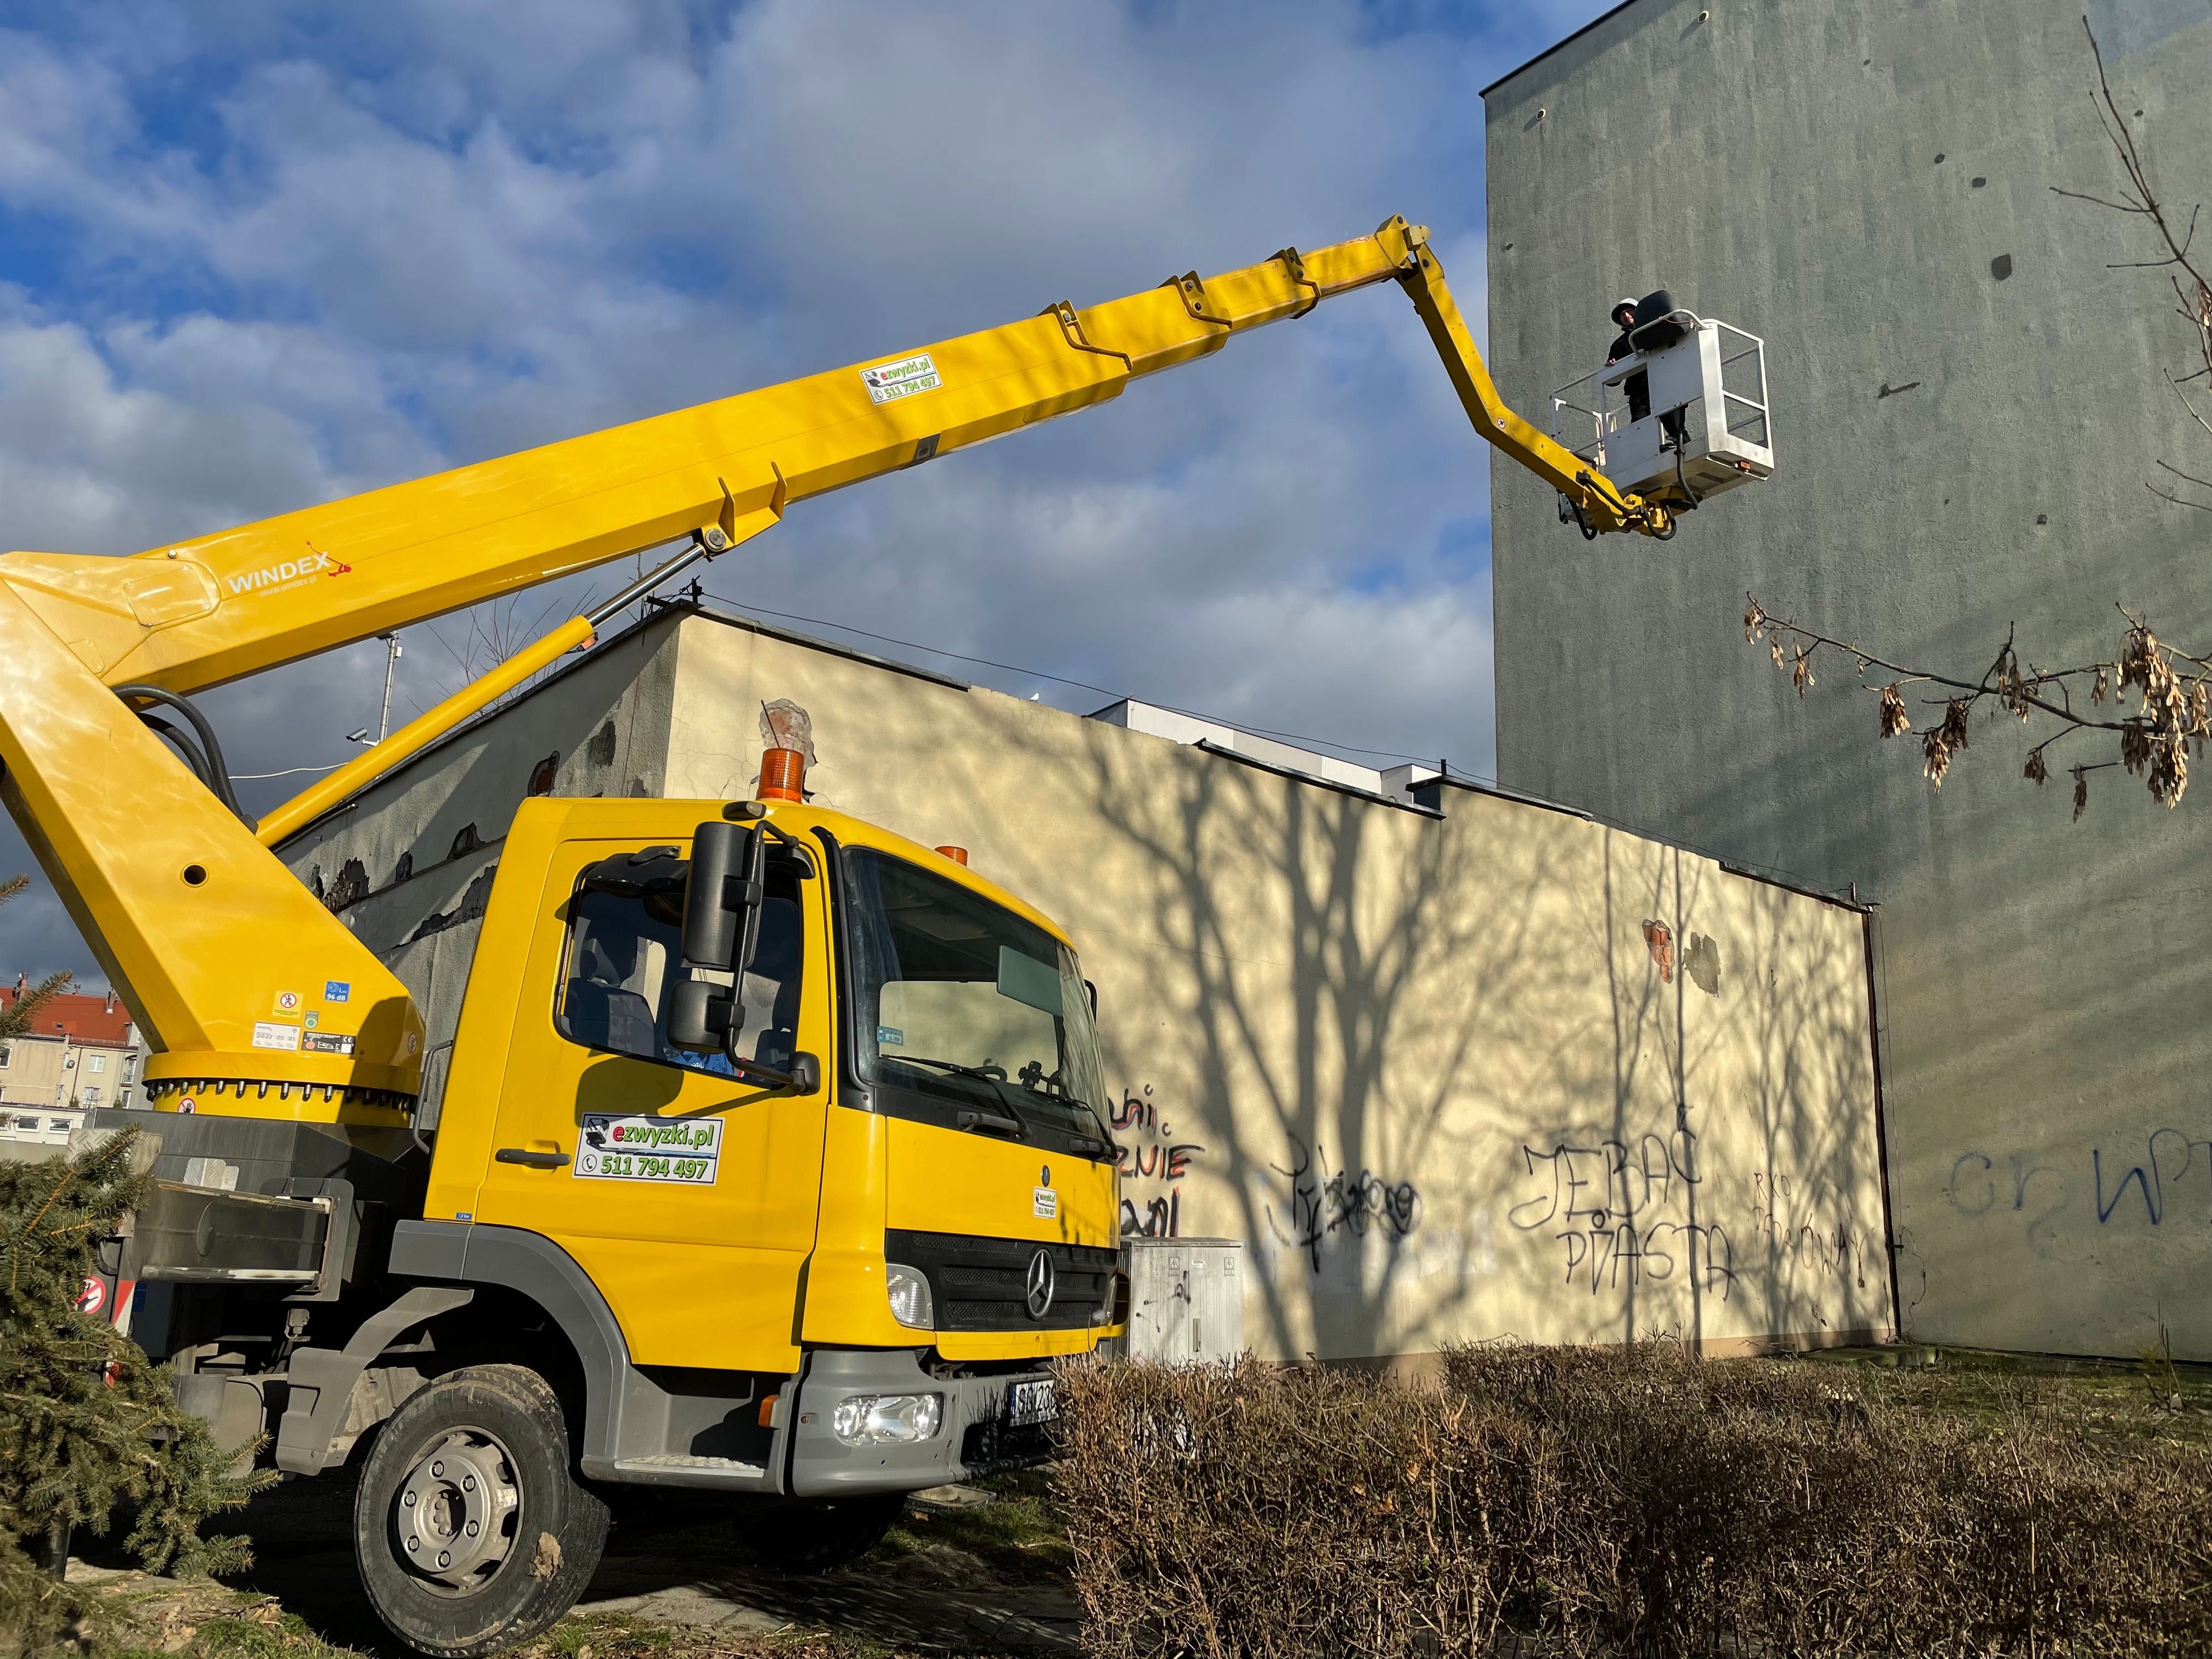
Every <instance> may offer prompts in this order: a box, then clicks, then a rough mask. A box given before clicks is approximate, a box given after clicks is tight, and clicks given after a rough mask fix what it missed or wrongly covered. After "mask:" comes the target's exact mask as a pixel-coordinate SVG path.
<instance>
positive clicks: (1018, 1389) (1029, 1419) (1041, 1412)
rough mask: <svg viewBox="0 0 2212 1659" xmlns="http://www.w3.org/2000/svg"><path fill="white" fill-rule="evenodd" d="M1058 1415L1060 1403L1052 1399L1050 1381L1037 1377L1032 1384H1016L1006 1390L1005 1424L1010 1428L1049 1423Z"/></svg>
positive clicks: (1046, 1377) (1048, 1378)
mask: <svg viewBox="0 0 2212 1659" xmlns="http://www.w3.org/2000/svg"><path fill="white" fill-rule="evenodd" d="M1059 1415H1060V1401H1058V1400H1057V1399H1056V1398H1054V1395H1053V1389H1052V1379H1051V1378H1050V1377H1048V1376H1044V1377H1039V1378H1038V1379H1037V1380H1036V1382H1034V1383H1015V1384H1014V1385H1013V1387H1012V1388H1011V1389H1007V1390H1006V1424H1007V1426H1008V1427H1010V1428H1016V1429H1019V1428H1025V1427H1027V1426H1028V1425H1030V1424H1031V1423H1049V1422H1050V1421H1052V1419H1054V1418H1055V1417H1058V1416H1059Z"/></svg>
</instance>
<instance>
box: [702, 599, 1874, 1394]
mask: <svg viewBox="0 0 2212 1659" xmlns="http://www.w3.org/2000/svg"><path fill="white" fill-rule="evenodd" d="M778 699H789V700H790V701H791V702H794V703H797V704H798V705H799V706H800V707H801V708H804V709H805V710H806V711H807V714H808V715H809V716H810V717H811V726H812V735H813V742H814V744H815V748H816V751H817V764H816V766H815V768H814V769H813V772H812V775H811V787H812V788H813V789H814V790H815V792H816V797H815V798H816V799H817V800H818V801H820V802H821V803H822V804H824V805H832V806H836V807H837V808H840V809H841V810H843V811H849V812H852V813H854V814H856V815H858V816H860V817H866V818H869V819H871V820H872V821H874V822H877V823H882V824H884V826H885V827H887V828H890V829H896V830H897V831H899V832H901V833H902V834H905V835H908V836H914V837H915V838H916V839H917V840H920V841H921V842H925V843H927V844H930V845H935V844H938V843H940V842H953V843H957V844H959V845H962V846H965V847H967V848H969V849H970V851H971V854H972V857H973V863H974V865H975V868H977V869H978V870H979V871H981V872H985V873H987V874H988V875H989V876H991V877H992V878H994V879H995V880H998V881H1000V882H1002V883H1004V884H1006V885H1007V886H1009V887H1011V888H1012V889H1013V890H1016V891H1018V892H1020V893H1022V894H1023V895H1024V896H1027V897H1029V898H1030V899H1031V900H1032V901H1033V902H1036V904H1038V905H1039V907H1040V908H1042V909H1044V910H1045V911H1046V912H1047V913H1048V914H1049V915H1053V916H1054V918H1056V919H1057V920H1058V921H1060V922H1061V924H1062V925H1063V926H1065V927H1067V928H1068V929H1069V930H1070V931H1071V932H1072V933H1073V936H1074V938H1075V939H1076V941H1077V944H1078V945H1079V948H1080V950H1081V951H1082V953H1083V957H1084V963H1085V972H1086V973H1087V974H1088V975H1090V976H1091V978H1092V979H1094V980H1095V981H1097V985H1098V987H1099V992H1100V995H1101V1000H1102V1013H1103V1036H1104V1040H1105V1051H1106V1060H1107V1067H1108V1075H1109V1085H1110V1087H1111V1088H1112V1090H1113V1091H1114V1092H1115V1101H1114V1102H1113V1117H1114V1124H1113V1127H1114V1128H1115V1132H1116V1136H1117V1139H1119V1140H1120V1141H1121V1144H1122V1145H1123V1146H1125V1147H1126V1148H1127V1149H1128V1151H1127V1164H1126V1165H1125V1167H1126V1168H1127V1169H1128V1170H1130V1173H1129V1175H1128V1176H1127V1180H1126V1182H1125V1186H1124V1194H1125V1201H1126V1205H1127V1207H1126V1208H1125V1211H1124V1220H1125V1225H1127V1226H1130V1227H1135V1228H1146V1227H1149V1228H1152V1229H1155V1230H1164V1229H1167V1228H1172V1229H1173V1230H1174V1231H1176V1232H1177V1233H1178V1234H1180V1235H1181V1236H1183V1237H1236V1238H1243V1239H1244V1240H1246V1241H1248V1248H1249V1255H1250V1266H1251V1271H1250V1272H1249V1273H1248V1274H1247V1283H1248V1285H1249V1297H1248V1307H1247V1316H1246V1328H1245V1336H1246V1340H1247V1341H1248V1342H1249V1345H1250V1346H1252V1347H1253V1348H1254V1349H1255V1351H1257V1352H1260V1353H1261V1354H1262V1355H1265V1356H1269V1357H1273V1358H1297V1357H1299V1356H1302V1355H1305V1354H1308V1353H1312V1354H1316V1355H1319V1356H1321V1357H1322V1358H1360V1357H1364V1356H1378V1355H1394V1354H1407V1353H1421V1352H1430V1351H1432V1350H1434V1349H1435V1348H1436V1347H1437V1346H1438V1345H1440V1344H1442V1343H1445V1342H1449V1341H1453V1340H1473V1339H1480V1338H1486V1337H1494V1336H1498V1335H1501V1334H1508V1333H1510V1334H1516V1335H1519V1336H1522V1337H1526V1338H1530V1339H1534V1340H1546V1341H1582V1340H1619V1339H1620V1338H1623V1337H1626V1336H1629V1335H1632V1334H1637V1335H1641V1334H1648V1333H1650V1332H1654V1331H1663V1332H1669V1333H1679V1334H1682V1335H1683V1336H1685V1337H1686V1338H1690V1339H1692V1340H1699V1341H1703V1342H1705V1343H1707V1344H1709V1345H1712V1346H1720V1347H1726V1346H1730V1345H1732V1344H1735V1343H1738V1342H1742V1341H1748V1340H1762V1339H1766V1338H1770V1337H1777V1336H1779V1337H1786V1338H1790V1339H1792V1340H1801V1341H1802V1340H1812V1341H1832V1340H1842V1339H1843V1338H1844V1337H1846V1336H1848V1335H1851V1334H1866V1333H1887V1329H1888V1328H1889V1327H1890V1325H1891V1322H1892V1316H1891V1293H1890V1285H1889V1277H1888V1271H1887V1259H1886V1250H1885V1243H1884V1217H1883V1210H1882V1196H1881V1163H1880V1155H1879V1149H1878V1146H1877V1132H1876V1117H1875V1085H1874V1078H1873V1070H1872V1063H1871V1049H1870V1040H1869V1018H1868V988H1867V973H1866V963H1865V955H1864V946H1863V927H1862V923H1861V919H1860V917H1859V916H1858V915H1857V914H1856V913H1853V912H1851V911H1849V910H1846V909H1844V908H1838V907H1835V906H1831V905H1829V904H1826V903H1825V902H1821V901H1819V900H1816V899H1812V898H1808V897H1803V896H1799V895H1797V894H1795V893H1792V892H1789V891H1786V890H1783V889H1780V888H1778V887H1774V886H1771V885H1767V884H1761V883H1758V882H1754V881H1752V880H1749V879H1747V878H1742V877H1740V876H1736V875H1734V874H1731V873H1729V872H1725V871H1723V870H1722V869H1721V868H1720V867H1719V866H1717V865H1716V864H1713V863H1711V862H1710V861H1708V860H1703V859H1700V858H1697V857H1695V856H1693V855H1691V854H1686V853H1681V852H1678V851H1676V850H1674V849H1673V848H1668V847H1664V846H1662V845H1659V844H1657V843H1655V842H1648V841H1644V840H1641V839H1638V837H1635V836H1629V835H1626V834H1624V833H1622V832H1620V831H1618V830H1613V829H1607V828H1604V827H1602V826H1600V825H1597V824H1595V823H1590V822H1588V821H1586V820H1584V819H1582V818H1579V817H1574V816H1571V815H1568V814H1562V813H1559V812H1554V811H1545V810H1543V809H1541V808H1538V807H1534V806H1528V805H1521V804H1518V803H1515V802H1509V801H1505V800H1501V799H1497V798H1495V797H1491V796H1485V795H1480V794H1477V793H1472V792H1464V791H1459V790H1451V791H1449V792H1447V793H1446V794H1445V795H1444V797H1443V804H1444V808H1445V815H1444V816H1443V817H1435V816H1431V815H1427V814H1423V813H1419V812H1415V811H1406V810H1402V809H1399V808H1395V807H1392V806H1389V805H1382V804H1379V803H1376V802H1371V801H1368V800H1364V799H1359V798H1357V797H1354V796H1351V795H1347V794H1344V793H1338V792H1336V791H1333V790H1329V789H1325V788H1322V787H1317V786H1314V785H1310V784H1305V783H1301V782H1297V781H1291V780H1288V779H1285V778H1282V777H1279V776H1277V775H1273V774H1270V773H1267V772H1265V771H1261V770H1259V769H1253V768H1250V767H1247V766H1244V765H1242V764H1240V763H1237V762H1236V761H1234V760H1231V759H1227V758H1224V757H1219V756H1214V755H1209V754H1206V753H1205V752H1203V751H1200V750H1195V749H1192V748H1188V747H1184V746H1181V745H1177V744H1172V743H1170V742H1168V741H1166V740H1164V739H1161V738H1152V737H1150V736H1146V735H1145V734H1142V733H1138V732H1129V731H1127V730H1124V729H1122V728H1120V727H1115V726H1105V725H1103V724H1101V723H1099V722H1096V721H1086V720H1079V719H1077V718H1074V717H1073V716H1071V715H1069V714H1065V713H1063V712H1060V711H1059V710H1055V709H1051V708H1042V707H1040V706H1038V705H1036V704H1031V703H1027V702H1019V701H1017V700H1015V699H1012V698H1010V697H1006V696H1000V695H998V694H996V693H993V692H988V691H983V690H957V689H954V688H951V687H949V686H946V685H944V684H938V683H933V682H932V681H930V680H927V679H922V678H912V677H908V676H905V675H901V674H896V673H892V672H889V671H885V670H884V669H883V668H881V667H878V666H874V665H868V664H866V663H861V662H855V661H851V660H848V659H842V658H840V657H837V656H835V655H831V654H829V653H823V652H818V651H814V650H811V649H808V648H806V647H803V646H800V645H795V644H792V643H789V642H787V641H781V640H778V639H775V638H771V637H768V636H765V635H761V634H757V633H752V632H749V631H744V630H742V629H735V628H732V627H729V626H726V625H725V624H722V623H716V622H714V621H712V620H709V619H704V618H693V619H690V620H687V621H684V622H683V623H681V624H679V632H678V640H677V645H676V652H675V671H674V684H673V690H672V700H671V713H670V722H669V732H670V749H669V753H668V755H667V757H666V765H665V793H668V794H670V795H684V794H696V795H702V796H709V797H712V796H730V795H740V794H744V793H750V787H751V782H752V780H753V777H754V775H755V773H756V770H757V757H758V754H759V750H760V749H761V747H762V735H763V734H762V732H761V729H760V727H761V723H762V713H761V710H762V705H763V703H764V702H775V701H776V700H778ZM1647 921H1658V922H1662V923H1663V924H1664V925H1665V926H1666V927H1667V928H1668V931H1669V933H1670V934H1671V937H1672V939H1673V940H1674V948H1673V954H1674V957H1676V958H1677V959H1683V958H1685V957H1686V967H1687V968H1688V969H1689V970H1690V971H1680V970H1678V971H1675V972H1674V973H1673V975H1672V976H1671V977H1668V978H1662V972H1661V969H1660V967H1659V965H1658V964H1657V963H1656V962H1655V960H1654V957H1653V953H1652V951H1651V950H1650V948H1649V946H1648V945H1647V942H1646V939H1645V936H1644V924H1645V923H1646V922H1647Z"/></svg>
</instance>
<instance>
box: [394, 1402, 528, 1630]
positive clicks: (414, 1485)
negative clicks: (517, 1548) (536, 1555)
mask: <svg viewBox="0 0 2212 1659" xmlns="http://www.w3.org/2000/svg"><path fill="white" fill-rule="evenodd" d="M521 1511H522V1486H521V1483H520V1481H519V1480H517V1479H516V1478H515V1473H514V1459H513V1457H511V1456H510V1455H508V1454H507V1448H506V1447H505V1446H503V1445H501V1443H500V1442H499V1440H498V1437H496V1436H494V1435H490V1434H487V1433H486V1432H484V1431H483V1430H482V1429H469V1428H463V1429H452V1430H448V1431H447V1432H446V1433H444V1434H442V1435H441V1436H439V1437H438V1438H437V1439H435V1440H434V1441H432V1442H431V1443H429V1444H428V1446H426V1447H424V1448H423V1449H422V1451H421V1453H419V1454H418V1455H416V1459H415V1462H414V1464H413V1465H412V1467H410V1468H409V1469H408V1471H407V1478H406V1479H405V1480H402V1481H401V1482H400V1483H399V1490H398V1492H397V1493H396V1494H394V1496H393V1498H392V1539H393V1544H394V1553H396V1554H397V1555H398V1558H399V1559H400V1560H401V1561H403V1562H404V1563H405V1564H406V1565H407V1568H408V1570H409V1571H410V1572H412V1573H414V1574H415V1575H416V1577H418V1578H419V1579H421V1581H422V1586H423V1588H424V1589H428V1590H429V1591H430V1592H432V1593H433V1594H434V1595H474V1594H475V1593H476V1592H477V1591H478V1590H480V1589H483V1587H484V1586H485V1585H486V1584H488V1583H490V1582H491V1581H492V1579H493V1578H494V1577H495V1576H497V1574H498V1572H499V1570H500V1569H501V1567H503V1566H505V1565H507V1558H508V1556H509V1555H511V1554H512V1553H513V1550H514V1541H515V1538H516V1537H517V1535H518V1534H519V1533H520V1527H519V1526H518V1524H517V1523H518V1522H519V1521H520V1517H521Z"/></svg>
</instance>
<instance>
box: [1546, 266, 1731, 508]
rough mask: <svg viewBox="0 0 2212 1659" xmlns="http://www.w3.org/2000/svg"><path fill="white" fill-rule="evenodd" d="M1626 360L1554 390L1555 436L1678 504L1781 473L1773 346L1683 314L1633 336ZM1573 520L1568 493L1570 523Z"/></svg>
mask: <svg viewBox="0 0 2212 1659" xmlns="http://www.w3.org/2000/svg"><path fill="white" fill-rule="evenodd" d="M1631 340H1632V342H1635V341H1638V340H1641V341H1643V342H1644V345H1643V347H1642V349H1638V350H1635V351H1632V352H1631V353H1630V354H1629V355H1628V356H1626V357H1623V358H1621V359H1620V361H1619V362H1613V363H1608V364H1607V365H1606V366H1605V367H1604V368H1597V369H1593V370H1591V371H1590V372H1589V374H1585V375H1583V377H1582V378H1581V379H1579V380H1571V381H1569V382H1568V383H1567V384H1566V385H1565V386H1561V387H1560V388H1559V390H1558V391H1557V392H1553V394H1552V435H1553V437H1554V438H1556V439H1558V440H1559V442H1560V443H1561V444H1562V445H1564V446H1565V447H1566V448H1569V449H1571V450H1572V451H1574V453H1576V454H1577V455H1579V456H1581V457H1582V458H1583V459H1584V460H1586V461H1589V462H1591V463H1593V464H1595V465H1596V466H1597V467H1598V468H1599V469H1600V470H1601V471H1603V472H1605V473H1606V474H1607V476H1608V477H1611V478H1612V479H1613V482H1614V483H1617V484H1619V485H1620V487H1621V488H1622V489H1625V490H1629V491H1631V492H1632V493H1634V494H1636V495H1641V496H1643V497H1644V499H1645V500H1647V501H1663V502H1666V503H1668V505H1670V506H1673V507H1676V508H1677V509H1680V508H1682V507H1695V506H1696V505H1697V504H1698V503H1699V502H1700V501H1706V500H1708V499H1710V498H1711V497H1712V496H1714V495H1719V494H1720V493H1721V492H1722V491H1723V490H1724V489H1735V487H1736V486H1737V485H1738V484H1744V483H1751V482H1752V481H1753V479H1757V478H1764V477H1767V476H1768V475H1769V474H1771V472H1772V471H1774V448H1773V443H1774V436H1773V431H1772V428H1771V426H1770V424H1769V422H1768V419H1767V410H1766V343H1765V341H1763V340H1761V339H1760V338H1759V337H1758V336H1757V335H1755V334H1747V333H1745V332H1744V331H1743V330H1741V329H1740V328H1737V327H1735V325H1733V324H1729V323H1723V322H1719V321H1717V320H1715V319H1712V318H1710V317H1699V316H1698V315H1697V314H1695V313H1692V312H1689V311H1680V310H1678V311H1674V312H1670V313H1668V314H1667V315H1666V316H1665V317H1663V318H1661V319H1656V321H1655V322H1653V323H1650V324H1646V325H1643V326H1641V327H1639V328H1638V329H1637V330H1636V331H1635V333H1634V334H1633V335H1632V336H1631ZM1571 517H1572V513H1571V510H1570V508H1569V506H1568V503H1567V500H1566V497H1565V496H1564V495H1563V496H1561V497H1560V498H1559V518H1560V520H1561V521H1562V522H1565V521H1566V520H1570V519H1571Z"/></svg>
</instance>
